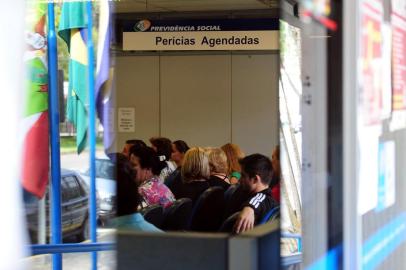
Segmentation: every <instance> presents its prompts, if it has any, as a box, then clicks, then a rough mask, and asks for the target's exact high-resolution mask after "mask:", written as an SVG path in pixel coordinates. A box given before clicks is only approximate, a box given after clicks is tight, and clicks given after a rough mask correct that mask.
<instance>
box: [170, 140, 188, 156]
mask: <svg viewBox="0 0 406 270" xmlns="http://www.w3.org/2000/svg"><path fill="white" fill-rule="evenodd" d="M173 144H174V145H175V146H176V149H178V151H179V152H181V153H182V154H185V153H186V152H187V150H189V148H190V147H189V145H187V143H186V142H185V141H182V140H177V141H174V142H173Z"/></svg>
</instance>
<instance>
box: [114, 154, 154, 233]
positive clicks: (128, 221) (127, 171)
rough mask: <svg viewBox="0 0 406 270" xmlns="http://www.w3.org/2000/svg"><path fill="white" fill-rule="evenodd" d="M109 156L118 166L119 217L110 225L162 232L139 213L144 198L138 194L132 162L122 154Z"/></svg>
mask: <svg viewBox="0 0 406 270" xmlns="http://www.w3.org/2000/svg"><path fill="white" fill-rule="evenodd" d="M109 156H110V158H111V160H112V161H113V162H114V163H115V164H116V179H117V197H116V198H117V201H116V202H117V213H116V215H117V217H115V218H113V219H112V220H110V221H109V224H110V225H111V226H113V227H116V228H127V229H136V230H140V231H150V232H160V231H161V230H160V229H158V228H157V227H155V226H154V225H152V224H151V223H149V222H147V221H145V219H144V217H143V216H142V215H141V214H140V213H138V212H137V207H138V206H139V204H140V203H141V201H142V197H141V195H140V194H139V193H138V184H137V183H136V182H135V178H136V172H135V171H134V169H133V167H132V165H131V162H130V161H129V160H128V158H127V157H126V156H125V155H124V154H121V153H115V154H112V155H109Z"/></svg>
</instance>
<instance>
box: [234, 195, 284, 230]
mask: <svg viewBox="0 0 406 270" xmlns="http://www.w3.org/2000/svg"><path fill="white" fill-rule="evenodd" d="M275 206H277V203H276V202H275V200H274V199H273V198H272V197H271V196H267V195H266V194H264V193H258V194H256V195H255V196H254V197H252V198H251V199H250V200H248V201H247V202H246V203H245V204H243V208H242V210H241V212H240V214H239V215H238V218H237V221H236V223H235V226H234V232H235V233H242V232H244V231H246V230H249V229H252V228H253V227H254V226H255V225H256V224H257V223H258V221H259V220H260V219H261V218H262V217H263V216H264V215H265V214H266V213H267V212H268V211H269V210H270V209H272V208H274V207H275Z"/></svg>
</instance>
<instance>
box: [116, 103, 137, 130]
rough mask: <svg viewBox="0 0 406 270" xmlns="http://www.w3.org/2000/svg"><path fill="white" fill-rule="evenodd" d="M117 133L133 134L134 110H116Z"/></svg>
mask: <svg viewBox="0 0 406 270" xmlns="http://www.w3.org/2000/svg"><path fill="white" fill-rule="evenodd" d="M118 132H135V108H118Z"/></svg>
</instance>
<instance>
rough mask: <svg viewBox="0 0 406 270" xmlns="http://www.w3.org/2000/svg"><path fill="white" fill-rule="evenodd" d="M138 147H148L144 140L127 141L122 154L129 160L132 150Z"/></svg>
mask: <svg viewBox="0 0 406 270" xmlns="http://www.w3.org/2000/svg"><path fill="white" fill-rule="evenodd" d="M133 146H136V147H146V146H147V145H146V144H145V142H144V141H143V140H127V141H126V142H125V145H124V148H123V151H122V153H123V154H124V155H125V156H126V157H127V158H128V157H129V154H130V149H131V147H133Z"/></svg>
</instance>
